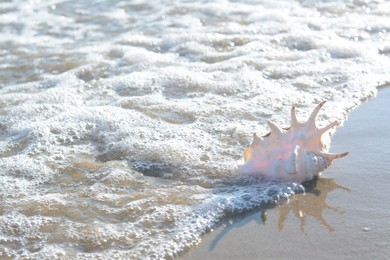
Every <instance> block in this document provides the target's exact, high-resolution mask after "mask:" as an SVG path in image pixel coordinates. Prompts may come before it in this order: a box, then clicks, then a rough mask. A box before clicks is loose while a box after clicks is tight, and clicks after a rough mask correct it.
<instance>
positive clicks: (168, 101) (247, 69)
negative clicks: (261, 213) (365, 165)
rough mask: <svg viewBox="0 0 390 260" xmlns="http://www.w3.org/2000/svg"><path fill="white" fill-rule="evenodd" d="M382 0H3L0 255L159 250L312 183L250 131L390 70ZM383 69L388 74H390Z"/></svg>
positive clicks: (353, 90) (325, 114)
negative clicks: (246, 170)
mask: <svg viewBox="0 0 390 260" xmlns="http://www.w3.org/2000/svg"><path fill="white" fill-rule="evenodd" d="M389 15H390V3H389V2H385V1H373V2H370V3H366V2H364V1H355V2H350V1H329V2H318V1H278V2H277V3H276V2H275V1H212V2H210V1H204V2H193V1H182V2H178V1H175V3H166V2H164V1H152V2H150V1H148V2H147V1H145V2H143V1H129V2H126V1H123V2H119V3H113V2H110V1H92V2H91V1H87V2H80V1H64V0H58V1H37V0H35V1H8V2H2V3H0V47H1V48H0V50H1V51H0V59H1V63H0V66H1V70H0V187H1V188H0V202H1V207H0V242H1V243H0V256H1V257H2V258H14V257H16V256H26V257H30V258H42V257H57V258H65V257H67V258H69V257H78V258H87V257H115V256H116V257H131V258H146V257H149V258H153V257H155V258H160V257H170V256H175V255H177V254H179V253H181V252H182V251H183V250H185V249H187V248H189V247H190V246H191V245H193V244H195V243H197V242H198V241H199V240H200V238H201V236H202V234H204V233H205V232H206V231H207V230H210V229H212V228H213V227H214V226H215V225H216V224H218V223H219V222H220V221H221V219H223V218H224V217H225V216H226V215H230V214H236V213H237V212H245V211H248V210H250V209H253V208H256V207H259V206H261V205H264V204H266V203H274V202H275V201H277V200H278V199H280V198H282V197H289V196H291V195H292V194H294V193H296V192H301V191H302V190H303V187H302V186H301V185H297V184H277V183H267V182H263V181H261V180H256V179H245V178H237V177H235V170H236V169H237V166H238V165H239V164H240V163H242V151H243V148H244V147H246V146H247V145H248V144H249V142H250V141H251V140H250V139H251V135H252V133H253V132H258V133H259V134H265V133H267V132H268V130H267V128H266V126H265V125H266V124H265V122H266V120H268V119H272V120H274V121H275V122H277V123H280V124H281V125H283V126H287V124H288V122H289V120H288V117H289V109H290V107H291V105H292V104H295V105H296V106H297V107H298V110H299V111H298V112H299V116H300V117H301V118H305V117H307V116H308V113H310V111H311V110H312V108H313V107H314V105H315V104H317V103H318V102H319V101H322V100H328V103H327V104H326V105H325V107H324V110H323V111H322V112H321V113H320V116H319V119H318V123H319V125H324V124H326V123H327V122H329V121H330V120H331V119H339V120H341V121H342V120H344V119H345V118H346V116H347V114H348V112H349V111H350V110H351V109H352V108H354V107H356V106H358V105H359V104H361V103H362V102H363V101H365V100H367V99H368V98H371V97H373V96H374V95H375V94H376V88H377V87H378V86H381V85H383V84H386V83H389V82H390V76H389V75H388V72H387V71H386V69H387V68H389V65H390V59H389V55H390V44H389V42H390V27H389V23H388V20H389ZM386 73H387V74H386Z"/></svg>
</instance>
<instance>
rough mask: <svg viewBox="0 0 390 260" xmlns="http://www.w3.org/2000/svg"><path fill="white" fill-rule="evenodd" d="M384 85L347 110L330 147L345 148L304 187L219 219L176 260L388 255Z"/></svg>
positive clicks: (388, 93) (389, 118)
mask: <svg viewBox="0 0 390 260" xmlns="http://www.w3.org/2000/svg"><path fill="white" fill-rule="evenodd" d="M389 104H390V88H388V87H387V88H383V89H380V91H379V93H378V96H377V97H376V98H374V99H372V100H370V101H369V102H367V103H366V104H363V105H362V106H360V107H359V108H357V109H356V110H354V111H352V112H351V113H350V115H349V118H348V120H347V121H345V122H344V125H343V127H340V128H338V129H337V132H336V134H335V136H334V137H333V140H332V147H331V151H333V152H344V151H349V152H350V154H349V155H348V157H346V158H344V159H342V160H338V161H336V162H335V163H334V164H333V165H332V166H331V167H330V168H328V169H327V170H326V171H325V172H323V174H322V177H321V178H319V179H318V180H317V182H314V183H311V185H312V187H308V192H306V193H305V194H298V195H295V196H293V197H292V198H291V199H290V200H289V201H287V202H286V201H284V202H281V203H280V205H278V206H276V207H273V208H271V209H266V210H258V211H256V212H250V213H248V214H246V215H244V216H237V217H236V218H235V219H229V220H226V222H225V223H223V224H222V225H220V226H219V227H218V228H216V229H215V230H213V231H212V232H209V233H208V234H206V235H205V236H204V238H203V239H202V242H201V243H200V244H199V245H198V246H196V247H194V248H192V249H191V250H190V251H189V252H187V254H185V255H184V256H182V257H181V258H182V259H369V258H371V259H388V257H389V255H390V225H389V221H390V206H389V204H388V201H390V193H389V192H388V189H389V183H390V159H389V158H390V149H389V147H390V124H389V122H390V108H389Z"/></svg>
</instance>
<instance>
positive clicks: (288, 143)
mask: <svg viewBox="0 0 390 260" xmlns="http://www.w3.org/2000/svg"><path fill="white" fill-rule="evenodd" d="M324 104H325V101H324V102H321V103H320V104H319V105H318V106H317V107H316V108H315V109H314V111H313V112H312V113H311V115H310V117H309V119H308V121H307V122H306V123H302V122H299V121H298V120H297V117H296V114H295V107H292V108H291V127H289V128H281V127H279V126H278V125H276V124H275V123H273V122H272V121H268V125H269V127H270V128H271V132H270V133H269V134H267V135H265V136H263V137H258V136H257V135H256V134H253V142H252V144H251V146H250V147H248V148H246V149H245V150H244V159H245V164H244V165H242V166H240V167H239V168H238V173H239V174H259V175H262V176H264V177H266V178H269V179H273V180H278V181H283V182H304V181H309V180H312V179H313V178H314V177H316V176H318V175H319V173H320V172H321V171H323V170H324V169H326V168H328V167H329V166H330V165H331V163H332V161H333V160H334V159H337V158H341V157H344V156H346V155H347V154H348V152H346V153H341V154H331V153H328V150H327V148H326V147H325V146H324V144H323V143H322V141H321V137H322V135H323V134H324V133H325V132H326V131H328V130H329V129H331V128H332V127H334V126H337V125H338V122H337V121H334V122H332V123H330V124H329V125H327V126H325V127H324V128H320V129H318V128H317V127H316V124H315V120H316V116H317V114H318V111H319V110H320V109H321V107H322V106H323V105H324Z"/></svg>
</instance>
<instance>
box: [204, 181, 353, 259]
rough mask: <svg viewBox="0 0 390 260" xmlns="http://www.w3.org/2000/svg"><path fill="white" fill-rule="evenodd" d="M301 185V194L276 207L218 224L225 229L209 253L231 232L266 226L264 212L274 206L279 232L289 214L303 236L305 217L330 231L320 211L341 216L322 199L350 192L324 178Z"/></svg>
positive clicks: (279, 203) (258, 210) (267, 207)
mask: <svg viewBox="0 0 390 260" xmlns="http://www.w3.org/2000/svg"><path fill="white" fill-rule="evenodd" d="M302 185H303V186H304V187H305V192H304V193H300V194H295V195H294V196H292V197H291V198H290V199H289V200H288V201H283V200H281V201H279V202H278V203H276V204H274V203H272V204H266V205H262V206H261V208H260V209H257V210H255V211H251V212H247V213H244V214H239V215H236V216H234V217H229V218H228V219H226V220H225V221H224V222H223V223H221V224H220V226H222V225H226V226H225V227H224V228H223V229H222V230H221V231H220V232H219V233H218V234H217V235H216V236H215V237H214V239H213V240H212V241H211V243H210V245H209V251H213V250H214V249H215V248H216V246H217V245H218V243H219V242H220V241H221V239H223V238H224V237H225V236H226V235H227V234H228V233H229V232H230V231H231V230H233V229H239V228H241V227H243V226H245V225H247V224H249V223H251V222H255V223H257V224H259V225H261V224H265V223H266V222H267V211H268V210H270V209H272V208H275V207H276V206H279V207H280V210H279V220H278V223H277V228H278V230H279V231H281V230H283V227H284V222H285V221H286V219H287V217H288V215H289V213H290V212H292V213H293V215H294V216H295V217H296V218H298V219H300V229H301V231H302V232H303V233H304V232H305V231H304V227H305V224H306V217H313V218H315V219H317V220H318V221H319V223H320V224H321V225H322V226H324V227H325V228H326V229H327V230H328V231H329V232H332V231H334V228H333V227H332V226H331V225H330V224H329V223H328V222H327V221H326V219H325V218H324V216H323V212H324V209H331V210H333V211H335V212H337V213H339V214H342V213H343V212H342V211H340V210H339V209H338V208H337V207H332V206H330V205H329V204H327V203H326V198H327V196H328V194H329V193H331V192H332V191H334V190H337V189H341V190H345V191H349V192H350V190H349V189H348V188H346V187H343V186H342V185H340V184H338V183H337V182H336V181H335V180H334V179H327V178H315V179H313V180H311V181H308V182H304V183H303V184H302Z"/></svg>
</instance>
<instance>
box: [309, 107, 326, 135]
mask: <svg viewBox="0 0 390 260" xmlns="http://www.w3.org/2000/svg"><path fill="white" fill-rule="evenodd" d="M325 102H326V101H322V102H321V103H319V104H318V106H316V108H314V110H313V112H311V115H310V117H309V119H308V120H307V123H306V124H307V126H308V127H310V128H311V127H315V125H316V117H317V114H318V112H319V111H320V109H321V107H322V106H323V105H324V104H325Z"/></svg>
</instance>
